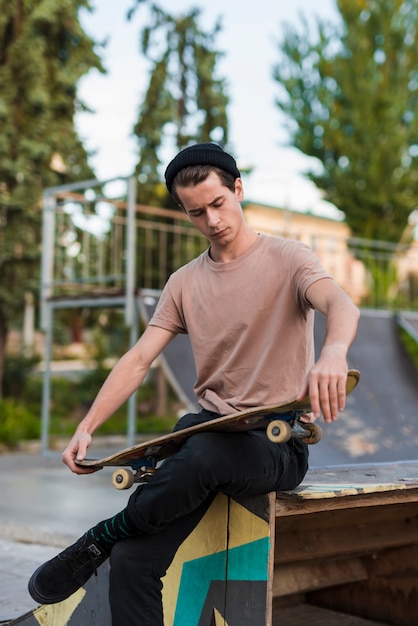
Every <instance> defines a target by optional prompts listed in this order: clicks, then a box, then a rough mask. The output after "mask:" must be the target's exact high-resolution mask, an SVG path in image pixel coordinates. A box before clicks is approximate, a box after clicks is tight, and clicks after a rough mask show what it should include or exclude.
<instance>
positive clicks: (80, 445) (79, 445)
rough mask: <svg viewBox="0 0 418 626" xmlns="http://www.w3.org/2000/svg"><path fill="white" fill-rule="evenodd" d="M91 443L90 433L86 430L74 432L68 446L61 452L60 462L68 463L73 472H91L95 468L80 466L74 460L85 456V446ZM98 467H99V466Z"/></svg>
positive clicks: (94, 470) (79, 459) (80, 459)
mask: <svg viewBox="0 0 418 626" xmlns="http://www.w3.org/2000/svg"><path fill="white" fill-rule="evenodd" d="M90 444H91V435H89V434H88V433H86V432H82V433H77V432H76V433H75V435H74V436H73V438H72V439H71V441H70V443H69V444H68V446H67V447H66V448H65V450H64V452H63V453H62V462H63V463H65V464H66V465H68V467H69V468H70V470H71V471H72V472H74V474H92V473H93V472H96V471H97V469H91V468H88V467H80V465H77V463H76V461H82V460H83V459H85V457H86V452H87V448H88V447H89V445H90ZM99 469H100V468H99Z"/></svg>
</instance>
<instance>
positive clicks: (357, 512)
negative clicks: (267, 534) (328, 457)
mask: <svg viewBox="0 0 418 626" xmlns="http://www.w3.org/2000/svg"><path fill="white" fill-rule="evenodd" d="M275 532H276V540H275V543H276V548H275V567H274V577H273V606H274V607H275V610H274V613H273V615H274V617H273V624H276V621H277V624H279V623H280V622H279V621H278V620H279V617H278V613H277V611H278V610H279V609H280V607H282V606H283V604H286V603H291V602H292V601H294V602H299V601H300V599H301V598H303V600H304V601H305V602H307V603H308V604H313V605H318V606H321V607H324V608H328V609H332V610H334V611H342V612H345V613H349V614H350V615H357V616H359V617H363V618H365V619H366V618H367V619H371V620H376V621H381V622H384V623H387V624H392V625H395V626H416V624H417V621H416V620H417V617H416V616H417V615H418V582H417V581H418V565H417V563H418V463H417V462H409V463H393V464H385V465H368V466H363V467H361V466H351V467H335V468H328V469H322V470H318V471H313V472H309V473H308V475H307V478H306V480H305V481H304V483H303V484H302V485H301V486H300V487H299V488H298V489H296V490H295V491H294V492H291V493H290V492H289V493H280V494H278V496H277V502H276V530H275ZM292 599H293V600H292Z"/></svg>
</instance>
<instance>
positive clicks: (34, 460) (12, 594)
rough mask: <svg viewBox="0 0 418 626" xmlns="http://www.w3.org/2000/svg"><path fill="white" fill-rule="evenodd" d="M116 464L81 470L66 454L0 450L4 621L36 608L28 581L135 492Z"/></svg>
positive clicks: (0, 601)
mask: <svg viewBox="0 0 418 626" xmlns="http://www.w3.org/2000/svg"><path fill="white" fill-rule="evenodd" d="M111 473H112V472H111V470H107V469H105V470H102V471H101V472H98V473H96V474H94V475H90V476H76V475H75V474H72V473H71V472H70V471H69V469H68V468H67V467H66V466H64V465H63V464H62V463H61V460H60V457H59V456H58V455H57V456H54V457H42V456H41V455H39V454H23V453H15V454H9V453H6V454H0V493H1V504H0V589H1V593H0V623H1V622H2V621H6V620H9V619H11V618H15V617H18V616H19V615H22V614H23V613H25V612H26V611H30V610H32V609H33V608H35V606H36V603H35V602H34V601H33V600H32V598H31V597H30V596H29V594H28V592H27V581H28V578H29V577H30V575H31V574H32V572H33V571H34V570H35V569H36V567H38V565H40V564H41V563H43V562H44V561H46V560H47V559H49V558H51V557H52V556H55V554H57V553H58V552H59V551H60V549H62V547H65V546H67V545H69V544H70V543H72V542H73V541H74V540H75V539H77V538H78V537H79V536H80V535H81V534H83V533H84V532H85V531H86V530H87V529H88V528H90V526H92V525H93V524H94V523H95V522H97V521H99V520H101V519H105V518H106V517H110V516H111V515H112V514H114V513H116V512H117V511H119V510H120V509H121V508H123V507H124V506H125V503H126V501H127V499H128V494H129V493H130V492H127V491H122V492H119V491H117V490H116V489H114V488H113V487H112V485H111V482H110V477H111Z"/></svg>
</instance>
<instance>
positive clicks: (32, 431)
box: [0, 399, 40, 446]
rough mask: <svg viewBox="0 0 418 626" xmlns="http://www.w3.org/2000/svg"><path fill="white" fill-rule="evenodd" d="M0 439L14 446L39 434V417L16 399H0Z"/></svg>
mask: <svg viewBox="0 0 418 626" xmlns="http://www.w3.org/2000/svg"><path fill="white" fill-rule="evenodd" d="M0 415H1V420H0V441H1V442H2V443H4V444H6V445H8V446H16V445H17V444H18V443H19V442H20V441H22V440H25V439H37V438H39V436H40V419H39V417H37V416H36V415H35V414H34V413H33V412H32V411H30V410H28V409H26V408H25V407H24V406H23V405H22V404H20V403H19V402H16V400H12V399H6V400H0Z"/></svg>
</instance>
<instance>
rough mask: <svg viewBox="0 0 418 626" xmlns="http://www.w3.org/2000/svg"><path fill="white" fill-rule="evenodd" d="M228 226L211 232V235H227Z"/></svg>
mask: <svg viewBox="0 0 418 626" xmlns="http://www.w3.org/2000/svg"><path fill="white" fill-rule="evenodd" d="M227 230H228V228H223V229H222V230H217V231H216V232H214V233H212V234H211V237H215V238H217V237H221V236H222V235H225V234H226V232H227Z"/></svg>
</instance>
